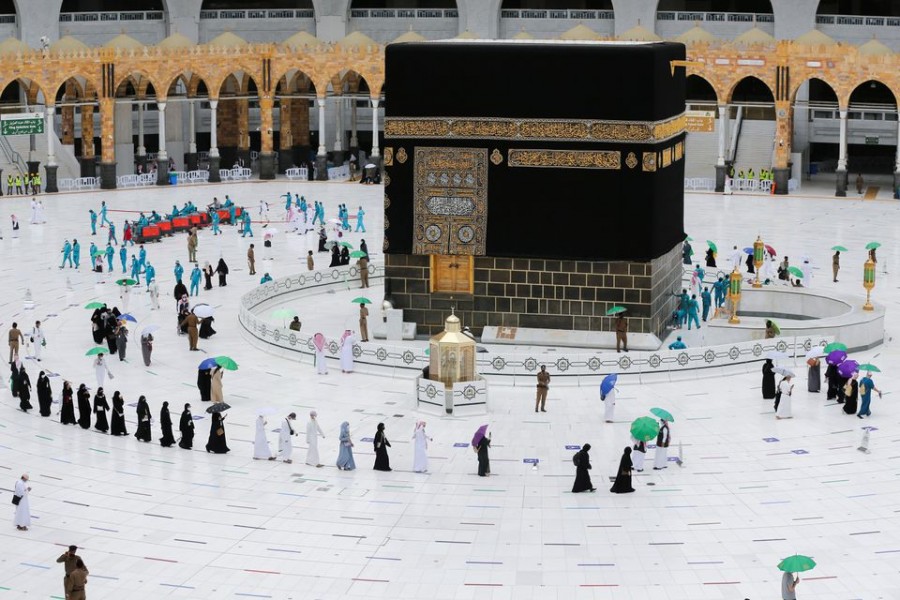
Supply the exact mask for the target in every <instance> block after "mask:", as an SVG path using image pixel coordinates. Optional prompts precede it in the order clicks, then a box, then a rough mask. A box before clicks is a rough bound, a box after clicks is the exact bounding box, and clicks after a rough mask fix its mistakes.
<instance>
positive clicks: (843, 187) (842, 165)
mask: <svg viewBox="0 0 900 600" xmlns="http://www.w3.org/2000/svg"><path fill="white" fill-rule="evenodd" d="M835 178H836V181H835V192H834V193H835V196H841V197H843V196H846V195H847V110H846V109H843V110H841V137H840V142H839V145H838V164H837V171H835Z"/></svg>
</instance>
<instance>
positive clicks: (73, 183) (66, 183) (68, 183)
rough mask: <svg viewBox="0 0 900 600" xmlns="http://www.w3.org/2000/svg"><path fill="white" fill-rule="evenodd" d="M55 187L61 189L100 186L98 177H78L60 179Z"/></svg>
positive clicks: (93, 188) (88, 188) (84, 188)
mask: <svg viewBox="0 0 900 600" xmlns="http://www.w3.org/2000/svg"><path fill="white" fill-rule="evenodd" d="M56 185H57V187H59V189H61V190H67V191H69V190H95V189H97V188H98V187H100V178H99V177H79V178H78V179H70V178H65V179H60V180H59V181H58V182H57V184H56Z"/></svg>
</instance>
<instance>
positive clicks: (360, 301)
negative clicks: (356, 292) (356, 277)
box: [350, 296, 372, 304]
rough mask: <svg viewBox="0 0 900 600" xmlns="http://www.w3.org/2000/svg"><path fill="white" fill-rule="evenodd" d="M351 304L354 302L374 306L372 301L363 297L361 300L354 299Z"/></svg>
mask: <svg viewBox="0 0 900 600" xmlns="http://www.w3.org/2000/svg"><path fill="white" fill-rule="evenodd" d="M350 302H352V303H353V304H372V301H371V300H369V299H368V298H365V297H363V296H360V297H359V298H354V299H353V300H351V301H350Z"/></svg>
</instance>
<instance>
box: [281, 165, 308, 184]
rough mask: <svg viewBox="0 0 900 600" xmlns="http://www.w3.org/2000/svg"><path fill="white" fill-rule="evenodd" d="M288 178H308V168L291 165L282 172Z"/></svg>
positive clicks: (306, 179)
mask: <svg viewBox="0 0 900 600" xmlns="http://www.w3.org/2000/svg"><path fill="white" fill-rule="evenodd" d="M284 174H285V175H287V178H288V179H291V180H293V179H300V180H302V181H308V180H309V170H308V169H307V168H306V167H291V168H290V169H287V170H286V171H285V172H284Z"/></svg>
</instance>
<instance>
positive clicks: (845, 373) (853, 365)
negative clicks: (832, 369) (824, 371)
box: [838, 359, 859, 377]
mask: <svg viewBox="0 0 900 600" xmlns="http://www.w3.org/2000/svg"><path fill="white" fill-rule="evenodd" d="M857 371H859V363H858V362H856V361H855V360H849V359H848V360H845V361H844V362H842V363H841V364H839V365H838V374H839V375H840V376H841V377H852V376H853V374H854V373H856V372H857Z"/></svg>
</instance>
